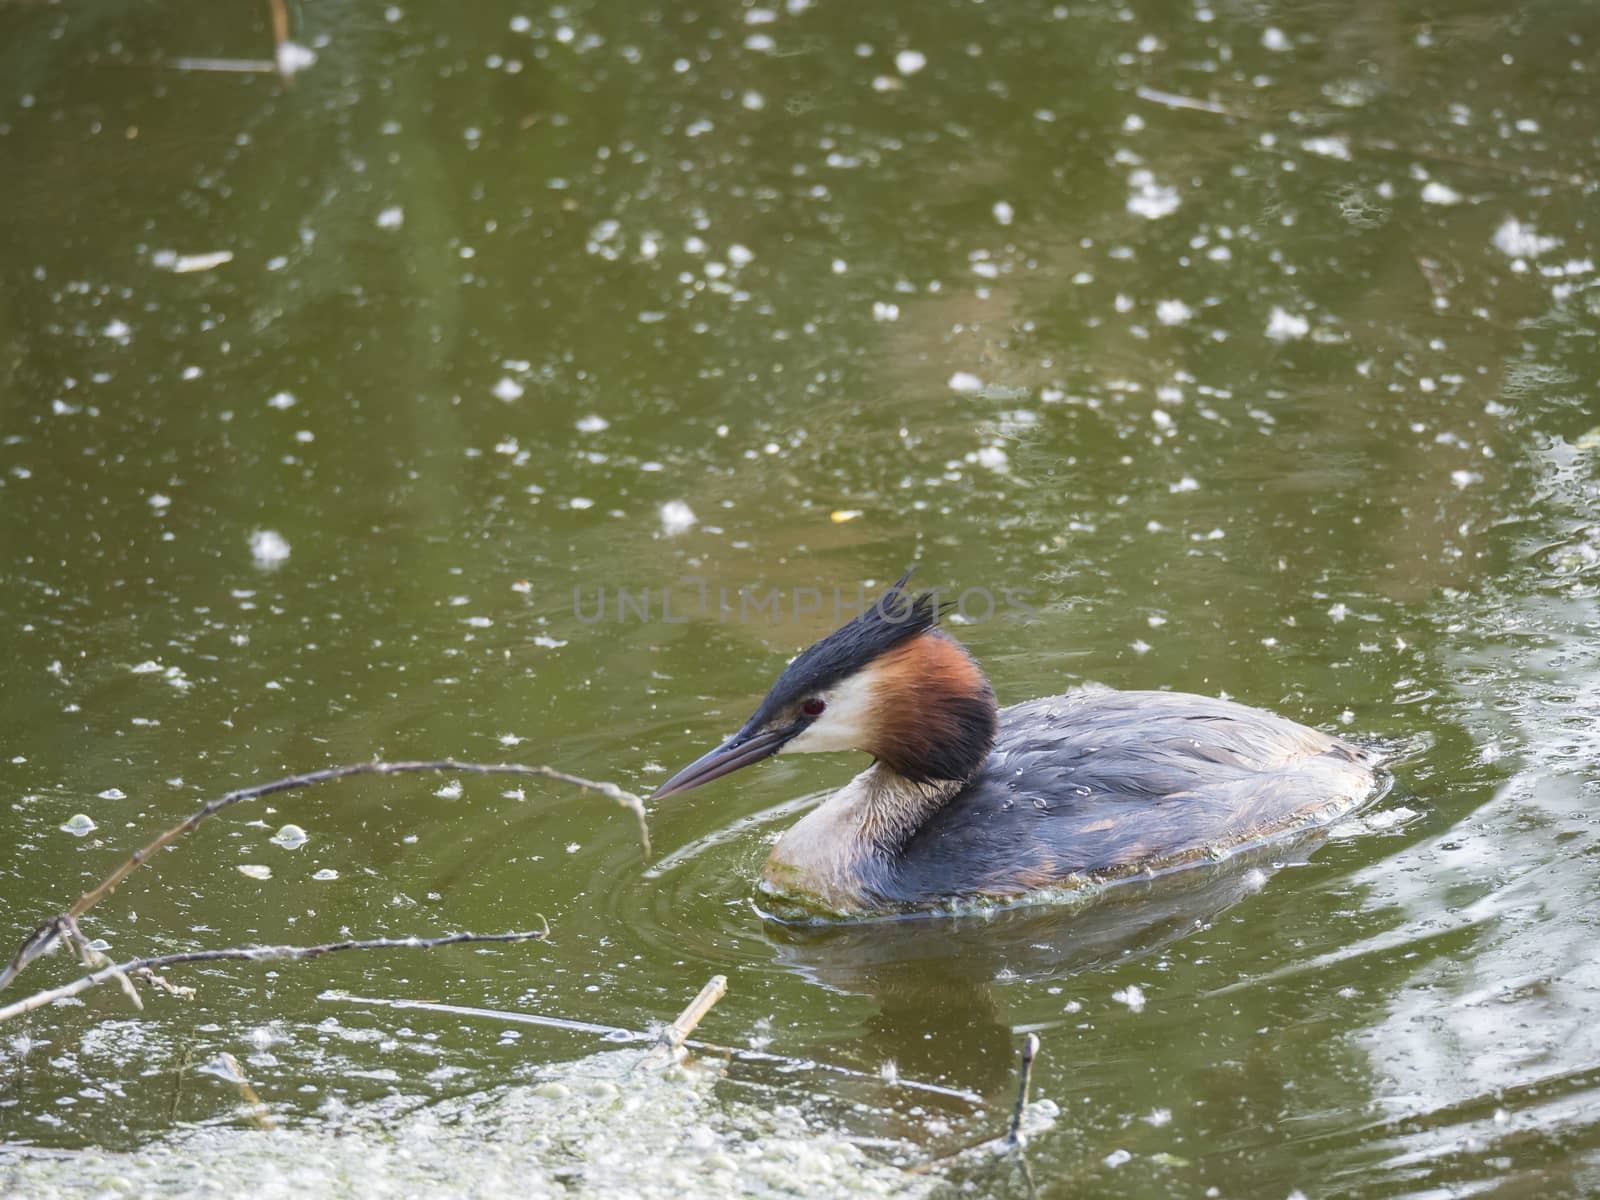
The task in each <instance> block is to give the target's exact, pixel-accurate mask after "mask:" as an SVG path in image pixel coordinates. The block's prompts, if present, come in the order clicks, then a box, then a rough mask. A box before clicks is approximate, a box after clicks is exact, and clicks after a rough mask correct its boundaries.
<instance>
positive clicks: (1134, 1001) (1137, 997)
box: [1111, 983, 1145, 1012]
mask: <svg viewBox="0 0 1600 1200" xmlns="http://www.w3.org/2000/svg"><path fill="white" fill-rule="evenodd" d="M1111 998H1112V999H1113V1000H1115V1001H1116V1002H1117V1003H1118V1004H1126V1005H1127V1006H1128V1009H1129V1011H1131V1012H1143V1011H1144V1001H1145V997H1144V989H1143V988H1142V987H1140V986H1139V985H1138V984H1137V983H1130V984H1129V985H1128V986H1127V987H1125V988H1118V989H1117V990H1116V991H1114V992H1112V993H1111Z"/></svg>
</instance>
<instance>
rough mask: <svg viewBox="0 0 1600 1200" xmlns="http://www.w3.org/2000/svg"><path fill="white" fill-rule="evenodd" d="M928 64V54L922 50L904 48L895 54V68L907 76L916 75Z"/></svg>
mask: <svg viewBox="0 0 1600 1200" xmlns="http://www.w3.org/2000/svg"><path fill="white" fill-rule="evenodd" d="M927 65H928V56H927V55H926V54H924V53H923V52H922V51H920V50H902V51H900V53H899V54H896V55H895V56H894V69H895V70H896V71H899V72H900V74H902V75H905V76H907V77H909V76H912V75H915V74H916V73H917V72H918V71H920V70H922V68H923V67H925V66H927Z"/></svg>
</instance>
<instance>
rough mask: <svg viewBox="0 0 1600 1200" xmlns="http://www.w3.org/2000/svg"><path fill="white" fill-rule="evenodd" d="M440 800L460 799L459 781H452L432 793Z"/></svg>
mask: <svg viewBox="0 0 1600 1200" xmlns="http://www.w3.org/2000/svg"><path fill="white" fill-rule="evenodd" d="M433 794H434V795H435V796H437V797H439V799H441V800H459V799H461V781H460V780H457V779H452V780H451V781H450V782H449V783H447V784H444V785H443V786H441V787H440V788H438V789H437V790H436V791H435V792H434V793H433Z"/></svg>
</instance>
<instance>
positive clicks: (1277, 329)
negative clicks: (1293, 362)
mask: <svg viewBox="0 0 1600 1200" xmlns="http://www.w3.org/2000/svg"><path fill="white" fill-rule="evenodd" d="M1310 332H1311V322H1310V321H1309V320H1307V319H1306V318H1305V317H1302V316H1300V315H1299V314H1298V313H1291V312H1285V311H1284V310H1283V309H1281V308H1278V307H1276V306H1274V308H1273V310H1272V313H1271V315H1270V316H1269V317H1268V318H1267V336H1268V337H1269V338H1271V339H1272V340H1273V341H1275V342H1293V341H1298V340H1299V339H1301V338H1303V337H1305V335H1306V334H1308V333H1310Z"/></svg>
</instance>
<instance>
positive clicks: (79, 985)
mask: <svg viewBox="0 0 1600 1200" xmlns="http://www.w3.org/2000/svg"><path fill="white" fill-rule="evenodd" d="M549 934H550V928H549V926H548V925H547V926H545V927H544V928H543V929H531V930H526V931H523V932H514V933H450V934H445V935H444V936H442V937H431V938H422V937H405V938H370V939H368V940H365V941H346V942H326V943H324V944H322V945H320V946H228V947H226V948H224V949H221V950H186V951H183V952H182V953H179V954H162V955H159V956H157V957H155V958H135V959H130V960H129V961H128V962H125V963H114V964H112V965H110V966H105V967H101V968H100V969H99V970H98V971H92V972H90V973H89V974H87V975H83V976H80V977H79V978H77V979H74V980H73V981H72V982H71V983H68V984H63V985H62V986H61V987H56V988H49V989H47V990H45V991H42V992H35V993H34V994H33V995H31V996H29V997H27V998H26V999H24V1000H18V1001H17V1002H16V1003H14V1004H8V1005H6V1006H5V1007H4V1008H0V1023H3V1022H5V1021H9V1020H10V1019H11V1018H12V1017H16V1016H21V1015H22V1014H23V1013H25V1012H32V1011H33V1010H34V1009H36V1008H43V1007H44V1006H45V1005H47V1004H54V1003H55V1002H56V1001H57V1000H66V999H69V998H70V997H72V996H76V995H78V994H79V993H80V992H87V991H88V990H89V989H90V988H93V987H98V986H99V985H100V984H102V983H105V982H106V981H107V980H108V979H116V978H118V977H125V976H126V975H128V974H129V973H131V972H134V971H144V970H150V971H153V970H155V969H157V968H158V967H171V966H176V965H178V964H179V963H196V962H224V961H234V962H240V961H242V962H275V961H281V960H285V959H288V960H295V961H298V960H301V959H307V958H321V957H322V956H323V955H324V954H337V953H339V952H341V951H344V950H432V949H433V948H434V947H436V946H455V945H460V944H461V943H464V942H527V941H540V940H542V939H543V938H545V937H548V936H549Z"/></svg>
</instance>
